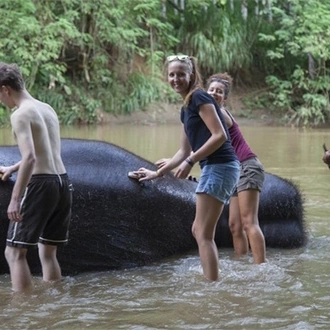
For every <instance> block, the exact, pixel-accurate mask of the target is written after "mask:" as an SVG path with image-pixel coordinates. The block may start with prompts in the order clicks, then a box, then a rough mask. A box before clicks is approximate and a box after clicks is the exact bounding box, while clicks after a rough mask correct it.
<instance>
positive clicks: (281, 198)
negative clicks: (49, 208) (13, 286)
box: [0, 139, 306, 275]
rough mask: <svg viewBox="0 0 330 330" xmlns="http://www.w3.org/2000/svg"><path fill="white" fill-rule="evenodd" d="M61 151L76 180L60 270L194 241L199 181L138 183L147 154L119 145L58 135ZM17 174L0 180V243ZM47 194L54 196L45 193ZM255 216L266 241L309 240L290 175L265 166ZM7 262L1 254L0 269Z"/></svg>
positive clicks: (13, 155)
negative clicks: (132, 176) (136, 173)
mask: <svg viewBox="0 0 330 330" xmlns="http://www.w3.org/2000/svg"><path fill="white" fill-rule="evenodd" d="M62 157H63V161H64V163H65V166H66V169H67V173H68V175H69V177H70V179H71V181H72V183H73V187H74V193H73V207H72V220H71V224H70V233H69V243H68V244H67V245H65V246H63V247H60V248H59V249H58V259H59V262H60V264H61V268H62V272H63V274H64V275H74V274H78V273H81V272H88V271H101V270H110V269H123V268H130V267H137V266H143V265H147V264H150V263H152V262H155V261H159V260H161V259H164V258H166V257H170V256H173V255H177V254H182V253H186V252H188V251H192V250H194V249H196V248H197V245H196V242H195V240H194V238H193V236H192V234H191V225H192V222H193V220H194V215H195V193H194V191H195V188H196V182H194V181H191V180H187V179H185V180H182V179H176V178H174V177H173V175H172V174H167V175H165V176H164V177H162V178H157V179H154V180H151V181H148V182H145V183H143V184H141V183H139V182H138V181H137V180H134V179H130V178H128V176H127V173H128V172H129V171H132V170H134V169H138V168H140V167H147V168H150V169H156V167H155V165H154V164H152V163H150V162H149V161H147V160H145V159H143V158H141V157H139V156H137V155H135V154H133V153H131V152H129V151H127V150H125V149H123V148H121V147H118V146H116V145H113V144H110V143H107V142H101V141H92V140H79V139H62ZM19 159H20V154H19V151H18V148H17V146H1V147H0V165H4V166H7V165H11V164H13V163H15V162H17V161H18V160H19ZM15 179H16V174H15V175H13V177H12V178H11V179H10V180H8V181H7V182H2V181H0V250H1V251H4V248H5V241H6V233H7V227H8V218H7V207H8V204H9V200H10V195H11V191H12V188H13V185H14V181H15ZM49 198H51V196H49ZM259 222H260V226H261V229H262V231H263V232H264V235H265V239H266V245H267V247H276V248H298V247H301V246H303V245H305V243H306V231H305V222H304V209H303V200H302V197H301V193H300V191H299V189H298V187H296V186H295V185H294V184H293V183H292V182H290V181H289V180H286V179H283V178H280V177H278V176H276V175H273V174H269V173H266V178H265V183H264V188H263V191H262V193H261V196H260V208H259ZM216 243H217V245H218V247H219V248H221V247H232V237H231V234H230V231H229V228H228V206H226V207H225V210H224V212H223V214H222V216H221V218H220V221H219V223H218V227H217V232H216ZM28 261H29V264H30V267H31V271H32V273H34V274H38V273H40V264H39V261H38V257H37V249H31V250H30V251H29V252H28ZM7 272H8V266H7V262H6V260H5V258H4V254H3V252H1V254H0V274H3V273H7Z"/></svg>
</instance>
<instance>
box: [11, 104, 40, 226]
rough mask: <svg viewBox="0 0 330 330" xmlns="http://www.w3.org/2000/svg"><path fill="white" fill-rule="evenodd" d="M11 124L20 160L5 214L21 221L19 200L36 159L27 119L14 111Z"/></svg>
mask: <svg viewBox="0 0 330 330" xmlns="http://www.w3.org/2000/svg"><path fill="white" fill-rule="evenodd" d="M11 124H12V128H13V131H14V133H15V136H16V140H17V144H18V148H19V150H20V153H21V156H22V159H21V161H20V164H19V169H18V174H17V180H16V182H15V185H14V188H13V192H12V195H11V200H10V203H9V206H8V211H7V213H8V217H9V219H10V220H12V221H20V220H22V215H21V214H20V207H21V199H22V195H23V192H24V190H25V188H26V186H27V185H28V183H29V181H30V179H31V175H32V172H33V167H34V164H35V159H36V157H35V149H34V143H33V136H32V131H31V124H30V121H29V118H28V117H27V116H26V115H25V114H24V112H22V111H21V109H18V110H16V112H14V113H13V114H12V116H11Z"/></svg>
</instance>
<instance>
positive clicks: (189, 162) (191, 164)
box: [185, 157, 194, 167]
mask: <svg viewBox="0 0 330 330" xmlns="http://www.w3.org/2000/svg"><path fill="white" fill-rule="evenodd" d="M185 161H186V162H187V163H188V164H189V165H190V166H191V167H193V166H194V162H193V161H192V160H191V158H190V157H187V158H186V159H185Z"/></svg>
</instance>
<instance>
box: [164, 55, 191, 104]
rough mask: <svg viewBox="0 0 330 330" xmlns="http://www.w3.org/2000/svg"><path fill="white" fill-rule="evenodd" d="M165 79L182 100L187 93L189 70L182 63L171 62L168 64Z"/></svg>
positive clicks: (188, 67) (184, 63)
mask: <svg viewBox="0 0 330 330" xmlns="http://www.w3.org/2000/svg"><path fill="white" fill-rule="evenodd" d="M167 70H168V73H167V79H168V82H169V84H170V85H171V87H172V88H173V90H174V91H175V92H177V93H179V94H180V95H181V96H182V98H183V99H184V98H185V96H186V95H187V94H188V92H189V84H190V79H191V75H192V73H191V68H190V66H189V65H188V64H187V63H186V62H183V61H179V60H177V61H172V62H170V63H169V64H168V68H167Z"/></svg>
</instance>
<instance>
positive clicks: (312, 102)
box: [260, 0, 330, 126]
mask: <svg viewBox="0 0 330 330" xmlns="http://www.w3.org/2000/svg"><path fill="white" fill-rule="evenodd" d="M288 4H290V6H289V9H287V8H285V7H282V8H281V7H280V6H278V7H276V8H274V13H275V15H276V18H277V20H278V23H279V27H278V29H277V30H276V31H275V33H274V35H273V36H271V35H266V34H260V40H262V41H264V42H274V40H276V41H277V46H276V47H275V48H274V47H272V49H270V50H269V51H268V53H267V56H268V57H269V58H270V59H271V60H272V61H274V62H279V61H281V63H294V66H292V65H282V68H283V67H285V70H282V71H281V72H278V74H277V75H271V76H269V77H268V79H267V82H268V84H269V85H270V86H272V91H271V93H269V95H268V96H269V97H270V100H271V102H272V103H273V104H274V105H275V106H277V107H278V108H280V109H282V110H283V111H284V113H286V115H287V117H288V118H289V120H290V121H291V122H293V123H295V124H297V125H300V124H302V125H305V126H306V125H317V124H319V123H321V122H325V121H326V120H327V119H328V118H329V114H330V106H329V86H330V84H329V83H330V78H329V73H330V72H329V61H330V26H329V23H328V22H329V20H330V3H329V2H328V1H326V0H323V1H321V0H320V1H316V0H315V1H308V0H299V1H298V0H291V1H288ZM278 67H280V65H279V66H278ZM274 73H275V72H274Z"/></svg>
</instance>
